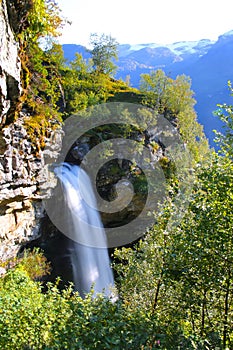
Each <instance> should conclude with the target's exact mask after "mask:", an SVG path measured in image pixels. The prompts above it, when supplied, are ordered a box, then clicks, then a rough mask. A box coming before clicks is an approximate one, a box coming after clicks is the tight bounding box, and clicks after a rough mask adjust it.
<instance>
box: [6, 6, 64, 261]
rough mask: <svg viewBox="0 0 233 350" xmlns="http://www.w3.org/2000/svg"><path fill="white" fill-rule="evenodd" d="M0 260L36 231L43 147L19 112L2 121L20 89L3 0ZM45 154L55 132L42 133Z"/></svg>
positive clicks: (52, 147) (52, 150)
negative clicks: (11, 119)
mask: <svg viewBox="0 0 233 350" xmlns="http://www.w3.org/2000/svg"><path fill="white" fill-rule="evenodd" d="M0 47H1V50H0V125H1V131H0V260H6V259H7V258H10V257H12V256H14V255H16V254H17V252H18V250H19V249H20V247H21V246H22V244H24V243H26V242H28V241H30V240H34V239H35V238H37V237H38V236H39V234H40V221H41V218H42V217H43V215H44V210H43V206H42V194H41V192H40V186H39V185H43V184H46V178H45V174H44V163H45V152H43V151H39V152H36V150H35V148H34V146H33V144H32V143H31V141H30V138H29V136H28V134H27V131H26V128H25V127H24V118H25V117H26V115H25V114H24V113H23V112H22V113H20V116H19V118H18V119H17V121H16V122H14V123H11V124H9V123H5V122H6V120H7V117H8V115H9V113H11V112H12V110H14V108H15V106H16V103H17V101H18V99H19V97H20V94H21V90H22V88H21V81H20V72H21V64H20V59H19V56H18V52H19V48H18V44H17V42H16V41H15V39H14V33H13V31H12V29H11V26H10V20H9V16H8V11H7V5H6V0H2V1H1V2H0ZM48 134H49V135H50V137H48V138H47V139H46V140H45V143H46V144H47V147H46V154H47V156H48V152H49V157H50V158H51V159H53V158H56V155H57V153H58V151H59V144H60V141H61V134H60V133H59V132H56V133H54V132H52V131H51V132H50V133H48ZM44 195H45V194H44V193H43V196H44Z"/></svg>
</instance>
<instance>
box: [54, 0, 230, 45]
mask: <svg viewBox="0 0 233 350" xmlns="http://www.w3.org/2000/svg"><path fill="white" fill-rule="evenodd" d="M58 2H59V5H60V7H61V9H62V10H63V11H64V15H65V16H66V17H68V19H70V20H71V21H72V22H73V24H72V25H71V26H70V27H69V26H68V27H67V28H65V29H64V34H63V37H62V42H66V43H81V44H87V42H88V41H89V36H90V33H93V32H97V33H106V34H111V35H112V36H113V37H115V38H116V39H117V41H118V42H120V43H132V44H135V43H142V42H143V43H146V42H147V43H148V42H158V43H171V42H175V41H182V40H197V39H202V38H209V39H216V38H217V37H218V36H219V35H221V34H223V33H224V32H227V31H229V30H231V29H232V28H233V16H232V13H233V2H232V0H221V1H215V2H214V1H213V0H212V1H211V0H196V1H187V0H176V1H174V0H143V1H138V2H136V1H133V0H118V1H117V2H109V0H99V1H95V0H86V1H83V0H59V1H58Z"/></svg>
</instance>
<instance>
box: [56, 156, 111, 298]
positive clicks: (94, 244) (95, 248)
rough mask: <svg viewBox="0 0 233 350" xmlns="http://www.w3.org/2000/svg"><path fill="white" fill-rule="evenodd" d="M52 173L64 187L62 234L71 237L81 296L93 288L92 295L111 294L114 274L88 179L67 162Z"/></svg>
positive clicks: (72, 256)
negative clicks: (63, 229)
mask: <svg viewBox="0 0 233 350" xmlns="http://www.w3.org/2000/svg"><path fill="white" fill-rule="evenodd" d="M55 174H56V175H57V177H58V178H59V180H60V183H61V186H62V189H63V197H64V201H65V205H64V212H63V213H62V215H64V213H65V216H66V219H65V222H66V229H67V232H65V233H66V234H67V236H68V237H70V238H72V240H73V249H72V250H71V263H72V269H73V276H74V284H75V288H76V290H78V291H79V293H80V294H81V295H82V296H85V294H86V293H88V292H90V290H91V289H92V288H93V290H94V296H95V295H96V294H97V293H103V294H104V295H105V296H108V297H112V296H113V286H114V279H113V273H112V270H111V267H110V259H109V255H108V250H107V240H106V236H105V231H104V228H103V226H102V223H101V220H100V216H99V213H98V211H97V210H96V209H95V208H96V200H95V196H94V193H93V190H92V185H91V181H90V179H89V177H88V175H87V174H86V172H85V171H84V170H83V169H81V168H80V167H79V166H77V165H71V164H68V163H63V164H62V165H60V166H59V167H57V168H56V169H55ZM90 204H91V205H90Z"/></svg>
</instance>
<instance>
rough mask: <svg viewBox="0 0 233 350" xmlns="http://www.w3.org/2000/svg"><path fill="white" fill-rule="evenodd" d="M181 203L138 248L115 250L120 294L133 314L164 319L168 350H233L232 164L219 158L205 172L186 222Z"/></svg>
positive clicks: (165, 209) (170, 206)
mask: <svg viewBox="0 0 233 350" xmlns="http://www.w3.org/2000/svg"><path fill="white" fill-rule="evenodd" d="M174 204H175V203H174ZM174 204H173V200H169V201H168V203H167V206H166V207H161V213H160V214H159V215H157V217H156V221H157V223H156V224H155V226H154V228H153V229H151V230H150V231H149V232H148V233H147V234H146V235H145V237H144V238H143V240H142V241H140V242H139V243H138V245H137V246H136V247H133V248H123V249H120V250H116V251H115V258H116V261H117V262H118V263H116V265H115V269H116V270H117V272H118V275H119V288H120V293H121V295H122V297H123V299H124V300H125V301H126V303H127V305H128V307H129V308H130V309H132V310H133V309H135V308H137V309H140V308H142V309H143V310H146V312H147V313H148V314H149V315H150V314H156V317H157V322H158V324H159V327H160V329H161V333H162V334H163V337H162V343H163V345H164V348H168V349H171V348H172V349H178V348H179V346H180V349H187V348H188V349H228V348H229V349H231V348H232V345H233V344H232V341H233V327H232V317H233V314H232V296H233V295H232V292H233V291H232V283H233V276H232V270H233V265H232V264H233V253H232V252H233V239H232V225H233V215H232V206H233V163H232V160H231V159H230V158H229V157H228V156H225V157H219V156H217V155H213V157H212V159H210V161H209V163H208V164H207V165H206V166H205V167H203V168H200V169H197V171H196V182H195V186H194V189H193V191H192V197H191V202H190V206H189V208H188V209H186V211H184V212H183V214H184V215H183V218H182V217H181V218H180V219H179V217H177V214H176V215H174V214H173V212H174ZM182 210H183V208H182V205H181V206H180V207H179V211H180V212H182ZM177 219H178V220H179V221H178V223H177ZM119 262H121V263H119Z"/></svg>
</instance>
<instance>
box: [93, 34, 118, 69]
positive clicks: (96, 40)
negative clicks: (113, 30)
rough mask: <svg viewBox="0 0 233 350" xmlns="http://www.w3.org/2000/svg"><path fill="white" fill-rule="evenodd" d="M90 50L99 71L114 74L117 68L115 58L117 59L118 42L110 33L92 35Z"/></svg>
mask: <svg viewBox="0 0 233 350" xmlns="http://www.w3.org/2000/svg"><path fill="white" fill-rule="evenodd" d="M90 42H91V46H92V49H91V50H90V52H91V54H92V59H93V64H94V67H95V70H96V72H97V73H102V74H107V75H112V74H113V73H114V71H115V69H116V65H115V64H114V63H113V59H117V57H118V56H117V46H118V43H117V42H116V40H115V39H114V38H112V37H111V36H110V35H105V34H102V35H98V34H96V33H95V34H92V35H91V40H90Z"/></svg>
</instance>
